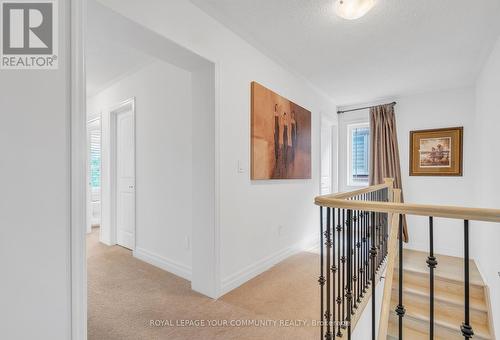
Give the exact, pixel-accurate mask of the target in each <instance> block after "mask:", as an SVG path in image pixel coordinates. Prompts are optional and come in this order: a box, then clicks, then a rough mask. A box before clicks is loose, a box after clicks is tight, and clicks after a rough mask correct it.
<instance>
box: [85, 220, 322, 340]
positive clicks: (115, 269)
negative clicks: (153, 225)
mask: <svg viewBox="0 0 500 340" xmlns="http://www.w3.org/2000/svg"><path fill="white" fill-rule="evenodd" d="M87 259H88V339H89V340H115V339H116V340H126V339H134V340H139V339H141V340H142V339H148V340H149V339H172V340H174V339H175V340H177V339H195V340H198V339H199V340H211V339H224V340H226V339H227V340H240V339H242V340H246V339H255V340H257V339H258V340H267V339H269V340H279V339H300V340H309V339H317V338H318V337H319V327H317V326H315V325H314V324H313V320H317V319H318V316H319V315H318V314H319V285H318V283H317V278H318V273H317V271H318V267H319V264H318V255H317V254H313V253H300V254H297V255H295V256H292V257H290V258H288V259H287V260H285V261H283V262H281V263H280V264H278V265H276V266H275V267H273V268H271V269H270V270H268V271H266V272H265V273H263V274H261V275H259V276H258V277H256V278H254V279H253V280H251V281H249V282H247V283H246V284H244V285H243V286H241V287H239V288H237V289H235V290H233V291H232V292H230V293H228V294H226V295H225V296H223V297H221V298H220V299H218V300H211V299H209V298H206V297H204V296H203V295H201V294H198V293H195V292H193V291H192V290H191V288H190V282H189V281H186V280H184V279H181V278H179V277H177V276H175V275H173V274H170V273H168V272H165V271H163V270H161V269H158V268H156V267H154V266H151V265H149V264H147V263H145V262H142V261H139V260H137V259H135V258H134V257H132V253H131V252H130V251H129V250H127V249H125V248H122V247H119V246H113V247H108V246H106V245H103V244H101V243H99V242H98V229H94V230H93V232H92V233H91V234H89V235H88V238H87ZM224 320H225V321H224ZM152 322H156V325H151V323H152ZM195 322H198V324H197V325H196V324H194V323H195ZM223 322H226V323H227V325H223V324H222V323H223ZM240 322H247V323H251V322H258V323H260V324H261V326H260V327H256V326H241V327H238V326H239V325H238V323H240ZM275 322H276V324H275ZM292 322H293V325H291V324H290V323H292ZM304 322H305V323H306V325H305V326H304ZM202 323H203V324H202Z"/></svg>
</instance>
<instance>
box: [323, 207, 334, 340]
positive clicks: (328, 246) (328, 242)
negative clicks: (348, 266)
mask: <svg viewBox="0 0 500 340" xmlns="http://www.w3.org/2000/svg"><path fill="white" fill-rule="evenodd" d="M330 219H331V208H327V209H326V230H325V246H326V311H325V321H326V334H325V339H326V340H331V338H332V332H331V323H330V315H331V313H330V305H331V303H330V282H331V273H330V251H331V249H332V240H331V238H330Z"/></svg>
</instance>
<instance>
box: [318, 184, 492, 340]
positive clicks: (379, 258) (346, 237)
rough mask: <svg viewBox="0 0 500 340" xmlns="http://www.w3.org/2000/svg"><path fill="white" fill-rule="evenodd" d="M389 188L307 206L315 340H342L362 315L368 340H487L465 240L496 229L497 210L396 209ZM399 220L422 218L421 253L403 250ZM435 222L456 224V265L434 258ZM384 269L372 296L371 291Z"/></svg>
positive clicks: (486, 309) (483, 304) (397, 199)
mask: <svg viewBox="0 0 500 340" xmlns="http://www.w3.org/2000/svg"><path fill="white" fill-rule="evenodd" d="M393 182H394V181H393V180H392V179H385V181H384V183H383V184H377V185H372V186H370V187H367V188H362V189H358V190H354V191H351V192H345V193H338V194H332V195H324V196H318V197H316V198H315V204H316V205H318V206H320V216H321V218H320V242H321V248H320V250H321V255H320V271H319V273H320V276H319V279H318V282H319V284H320V301H321V308H320V311H319V312H320V314H319V315H320V317H321V324H320V325H321V327H320V335H321V337H320V339H321V340H323V339H326V340H333V339H334V338H336V336H337V334H339V335H340V333H342V335H343V336H346V335H347V338H348V339H350V338H351V335H352V333H353V330H354V327H356V326H357V321H358V320H359V319H360V318H361V314H363V313H364V311H366V312H367V313H369V316H370V319H371V320H370V321H371V322H370V323H371V327H370V328H371V329H370V333H371V339H386V338H387V339H405V340H408V339H409V340H412V339H442V340H445V339H446V340H454V339H463V338H466V339H469V338H473V339H480V340H487V339H488V340H489V339H491V340H494V339H495V335H494V334H493V330H492V324H493V322H492V320H491V312H490V309H491V308H490V306H489V301H490V300H489V296H488V289H487V287H486V286H485V284H484V282H483V280H482V278H481V275H480V274H479V270H478V269H477V267H476V264H475V263H474V261H473V260H470V242H469V235H470V233H471V232H472V233H473V232H474V229H475V228H476V226H477V224H476V222H477V221H482V222H494V223H500V209H486V208H470V207H456V206H444V205H428V204H417V203H401V190H400V189H395V188H394V186H393ZM405 215H406V216H408V215H414V216H425V217H427V218H428V227H429V231H428V233H429V244H428V249H429V252H418V251H414V250H409V249H406V250H405V249H404V248H405V247H406V246H405V245H404V243H403V237H402V235H403V230H404V216H405ZM435 218H439V220H437V221H435ZM443 218H445V219H453V220H456V221H461V222H463V228H457V230H456V232H457V233H461V234H462V235H463V247H464V248H463V249H464V255H463V258H462V257H460V258H458V257H451V256H444V255H436V254H434V228H435V227H437V228H440V225H441V221H440V220H441V219H443ZM435 222H436V223H435ZM471 230H472V231H471ZM384 267H385V274H384V276H385V278H386V279H385V280H384V287H383V288H384V289H383V294H380V293H377V290H376V289H375V283H376V282H377V281H378V280H377V278H376V277H377V276H379V275H381V273H382V272H383V271H384ZM341 274H342V275H341ZM368 298H371V299H370V300H371V303H368V301H367V300H368ZM379 299H380V300H381V307H380V310H379V311H377V310H376V301H379ZM365 306H366V307H367V308H365ZM365 320H366V319H365ZM377 324H378V327H377ZM364 327H366V325H365V326H364ZM400 327H401V328H400ZM363 329H364V330H367V329H365V328H363ZM363 336H365V335H363ZM365 337H366V336H365Z"/></svg>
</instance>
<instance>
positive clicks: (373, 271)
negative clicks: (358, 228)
mask: <svg viewBox="0 0 500 340" xmlns="http://www.w3.org/2000/svg"><path fill="white" fill-rule="evenodd" d="M376 223H377V215H376V213H375V212H372V218H371V229H372V235H375V225H376ZM371 244H372V246H371V249H370V257H371V262H372V263H371V269H370V270H371V285H372V340H375V315H376V314H375V303H376V301H375V298H376V296H375V288H376V284H375V274H376V268H375V266H376V264H375V260H376V258H377V246H376V238H375V237H372V240H371Z"/></svg>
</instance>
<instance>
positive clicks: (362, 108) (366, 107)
mask: <svg viewBox="0 0 500 340" xmlns="http://www.w3.org/2000/svg"><path fill="white" fill-rule="evenodd" d="M396 104H397V103H396V102H392V103H389V104H381V105H373V106H365V107H359V108H357V109H350V110H342V111H337V114H341V113H346V112H352V111H359V110H366V109H371V108H372V107H377V106H382V105H396Z"/></svg>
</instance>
